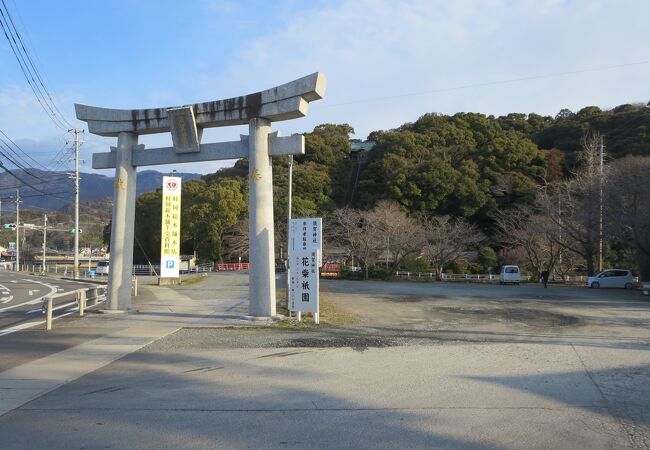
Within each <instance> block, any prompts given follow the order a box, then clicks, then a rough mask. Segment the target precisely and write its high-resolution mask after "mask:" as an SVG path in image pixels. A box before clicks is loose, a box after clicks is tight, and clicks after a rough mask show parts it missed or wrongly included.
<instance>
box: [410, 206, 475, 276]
mask: <svg viewBox="0 0 650 450" xmlns="http://www.w3.org/2000/svg"><path fill="white" fill-rule="evenodd" d="M424 228H425V232H426V242H425V244H424V247H423V253H424V255H425V256H426V257H427V258H428V260H429V261H430V262H431V265H432V266H433V267H434V268H435V270H436V273H437V275H438V278H441V277H442V272H443V270H444V268H445V266H446V265H447V264H450V263H452V262H454V261H455V260H457V259H458V258H459V256H460V255H461V253H462V252H463V251H464V250H465V249H469V248H475V247H476V246H478V245H479V243H480V242H481V241H482V240H483V235H482V234H481V233H480V231H478V229H477V228H476V227H475V226H474V225H471V224H470V223H469V222H467V221H466V220H465V219H462V218H456V219H452V218H451V217H450V216H439V217H434V218H432V219H430V220H428V221H427V222H426V223H425V225H424Z"/></svg>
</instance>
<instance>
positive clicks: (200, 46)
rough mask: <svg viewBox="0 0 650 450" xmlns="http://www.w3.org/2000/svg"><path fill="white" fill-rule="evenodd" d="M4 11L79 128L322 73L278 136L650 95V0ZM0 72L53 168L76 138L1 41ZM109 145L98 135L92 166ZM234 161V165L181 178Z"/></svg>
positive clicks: (18, 134)
mask: <svg viewBox="0 0 650 450" xmlns="http://www.w3.org/2000/svg"><path fill="white" fill-rule="evenodd" d="M4 1H5V4H6V6H7V8H8V9H9V11H10V12H11V13H12V15H13V16H14V19H15V20H16V22H17V26H18V28H19V31H20V32H21V34H22V35H23V37H24V38H25V41H26V42H27V44H28V49H29V51H30V53H31V54H32V55H33V56H34V57H35V58H36V62H37V65H38V68H39V71H40V73H41V74H43V75H44V77H45V81H46V84H47V86H48V87H49V88H50V90H51V91H52V92H53V94H54V99H55V102H56V104H57V105H58V106H59V108H60V109H61V110H62V111H63V113H64V114H65V115H66V117H67V118H68V119H69V120H71V121H73V119H74V108H73V104H74V103H75V102H79V103H87V104H92V105H98V106H105V107H115V108H141V107H162V106H174V105H179V104H186V103H192V102H199V101H208V100H217V99H221V98H227V97H232V96H237V95H243V94H247V93H251V92H256V91H259V90H262V89H266V88H268V87H271V86H275V85H277V84H281V83H284V82H287V81H291V80H293V79H296V78H299V77H301V76H303V75H307V74H309V73H312V72H315V71H321V72H323V73H324V74H325V75H326V76H327V78H328V89H327V92H326V97H325V99H324V100H320V101H318V102H314V103H312V105H311V107H310V111H309V115H308V117H306V118H303V119H299V120H294V121H287V122H278V123H274V124H273V127H274V129H276V130H280V131H281V132H282V133H283V134H285V135H287V134H291V133H295V132H305V131H311V130H312V129H313V127H314V126H316V125H318V124H320V123H349V124H350V125H352V126H353V127H354V128H355V130H356V131H357V135H356V136H355V137H358V138H365V137H366V136H367V134H368V133H370V132H371V131H373V130H378V129H390V128H395V127H397V126H399V125H401V124H403V123H404V122H409V121H414V120H416V119H417V118H418V117H419V116H421V115H422V114H424V113H427V112H440V113H445V114H453V113H456V112H459V111H475V112H481V113H484V114H494V115H501V114H506V113H508V112H525V113H527V112H536V113H540V114H549V115H555V114H556V113H557V112H558V111H559V110H560V109H562V108H570V109H572V110H574V111H577V110H579V109H580V108H582V107H584V106H588V105H597V106H600V107H602V108H611V107H614V106H617V105H619V104H623V103H635V102H643V103H647V102H648V101H650V92H649V88H648V86H649V85H648V80H649V79H650V50H649V49H650V33H648V31H647V18H648V17H650V2H648V1H647V0H619V1H613V0H612V1H598V0H575V1H562V0H538V1H532V0H529V1H527V0H520V1H505V0H503V1H497V0H483V1H479V0H476V1H470V0H457V1H448V0H447V1H436V0H396V1H389V0H385V1H379V0H376V1H375V0H354V1H353V0H339V1H297V0H285V1H282V0H280V1H268V0H267V1H244V0H241V1H216V0H215V1H209V0H187V1H185V2H178V1H161V0H157V1H149V0H141V1H135V0H114V1H109V0H107V1H101V2H100V1H91V0H85V1H66V0H61V1H57V2H52V1H44V0H42V1H35V0H4ZM0 69H1V70H0V129H1V130H3V131H4V132H5V133H7V135H9V136H10V137H11V138H12V139H13V140H14V141H16V142H17V143H18V144H19V145H20V146H21V147H22V148H24V149H25V150H26V151H28V152H30V154H31V155H33V156H34V158H36V159H38V160H39V161H43V162H44V163H48V162H49V161H50V160H51V158H52V156H53V155H56V154H57V152H58V151H59V150H60V149H61V147H62V146H64V145H65V139H66V136H65V133H63V132H62V131H61V130H59V129H57V128H56V127H55V126H54V125H53V124H52V122H51V121H49V119H48V118H47V116H46V115H45V114H44V113H43V112H42V110H41V109H40V108H39V107H38V104H37V103H36V101H35V99H34V96H33V94H32V93H31V91H30V90H29V87H28V85H27V83H26V82H25V80H24V78H23V76H22V74H21V72H20V69H19V66H18V64H17V62H16V60H15V58H14V56H13V54H12V53H11V50H10V48H9V45H8V44H7V42H6V40H5V39H4V37H3V36H0ZM73 123H75V124H77V125H78V126H79V127H83V126H84V124H83V123H81V122H79V123H77V122H76V121H75V122H73ZM240 133H246V128H245V127H229V128H224V129H214V130H211V131H210V132H206V133H205V134H204V138H203V142H216V141H223V140H233V139H238V136H239V134H240ZM170 141H171V139H170V137H169V135H167V134H164V135H156V136H150V137H145V138H143V139H142V140H141V142H142V143H144V144H145V145H147V146H148V147H156V146H161V145H168V144H169V143H170ZM112 143H114V139H104V138H89V139H87V140H86V143H85V144H84V145H83V147H82V157H83V158H84V159H86V160H87V161H88V162H87V163H86V164H85V165H83V166H82V170H84V171H89V170H91V168H90V159H91V156H90V155H91V154H92V153H93V152H97V151H108V145H110V144H112ZM67 164H68V166H69V163H67ZM224 164H225V165H228V164H232V162H215V163H211V164H203V165H201V166H190V165H187V166H180V167H179V168H178V169H179V170H182V171H198V172H201V173H210V172H213V171H215V170H216V169H217V168H218V167H220V166H223V165H224ZM68 166H66V165H64V166H62V167H61V168H65V167H68ZM163 170H164V169H163ZM104 173H107V172H104ZM108 173H110V172H108Z"/></svg>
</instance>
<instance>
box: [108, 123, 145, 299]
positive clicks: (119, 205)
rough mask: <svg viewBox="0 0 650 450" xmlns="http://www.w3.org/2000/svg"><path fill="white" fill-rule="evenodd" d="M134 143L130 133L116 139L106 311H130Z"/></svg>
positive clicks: (134, 171) (133, 215)
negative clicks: (132, 161) (132, 158)
mask: <svg viewBox="0 0 650 450" xmlns="http://www.w3.org/2000/svg"><path fill="white" fill-rule="evenodd" d="M137 143H138V136H137V135H136V134H133V133H126V132H122V133H120V134H119V135H118V137H117V150H116V153H117V154H116V164H115V186H114V188H113V223H112V226H111V248H110V253H111V259H110V265H109V271H108V292H107V297H108V298H107V300H108V309H109V310H114V311H125V310H128V309H130V308H131V273H132V272H133V235H134V233H133V230H134V228H133V226H134V222H135V187H136V171H137V169H136V168H135V167H134V166H133V164H132V163H131V157H132V154H133V146H135V145H137Z"/></svg>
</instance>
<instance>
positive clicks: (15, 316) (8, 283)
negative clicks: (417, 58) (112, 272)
mask: <svg viewBox="0 0 650 450" xmlns="http://www.w3.org/2000/svg"><path fill="white" fill-rule="evenodd" d="M89 286H92V285H90V284H88V283H83V282H77V281H70V280H62V279H56V278H47V277H40V276H34V275H29V274H27V273H16V272H12V271H0V336H3V335H5V334H9V333H13V332H15V331H18V330H21V329H25V328H30V327H33V326H35V325H38V324H41V323H43V322H44V320H45V318H44V316H43V313H42V311H41V306H42V303H43V299H44V298H45V297H46V296H48V295H52V294H56V293H62V292H70V291H74V290H76V289H79V288H82V287H89ZM73 301H74V298H72V296H67V297H62V298H57V299H55V300H54V302H53V304H54V314H53V315H54V317H55V318H56V317H60V316H61V315H63V314H67V313H69V312H70V308H75V305H69V306H67V307H66V306H63V305H66V304H69V303H71V302H73Z"/></svg>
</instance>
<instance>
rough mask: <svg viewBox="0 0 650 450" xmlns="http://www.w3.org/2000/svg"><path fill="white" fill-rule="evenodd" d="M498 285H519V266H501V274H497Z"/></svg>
mask: <svg viewBox="0 0 650 450" xmlns="http://www.w3.org/2000/svg"><path fill="white" fill-rule="evenodd" d="M499 283H500V284H508V283H512V284H519V283H521V273H520V272H519V266H501V272H500V273H499Z"/></svg>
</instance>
